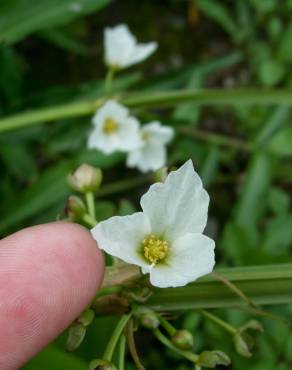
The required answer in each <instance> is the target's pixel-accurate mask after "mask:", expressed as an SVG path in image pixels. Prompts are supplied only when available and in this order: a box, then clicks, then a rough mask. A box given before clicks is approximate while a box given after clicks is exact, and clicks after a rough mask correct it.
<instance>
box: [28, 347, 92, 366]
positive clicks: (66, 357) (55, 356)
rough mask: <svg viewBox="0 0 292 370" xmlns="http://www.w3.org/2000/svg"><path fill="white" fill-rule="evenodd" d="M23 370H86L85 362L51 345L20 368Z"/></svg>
mask: <svg viewBox="0 0 292 370" xmlns="http://www.w3.org/2000/svg"><path fill="white" fill-rule="evenodd" d="M22 369H23V370H40V369H41V370H52V369H54V370H65V369H70V370H87V369H88V366H87V364H86V362H85V361H83V360H81V359H80V358H78V357H77V356H75V355H74V354H71V353H67V352H65V351H62V350H60V349H58V348H55V347H54V346H53V345H50V346H48V347H47V348H46V349H44V350H43V351H42V352H40V353H39V354H38V355H37V356H36V357H35V358H33V359H32V360H31V361H30V362H29V363H28V364H26V365H25V366H23V367H22Z"/></svg>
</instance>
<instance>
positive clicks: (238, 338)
mask: <svg viewBox="0 0 292 370" xmlns="http://www.w3.org/2000/svg"><path fill="white" fill-rule="evenodd" d="M233 342H234V346H235V349H236V352H237V353H238V354H239V355H241V356H243V357H251V356H252V353H251V349H252V348H253V346H254V339H253V337H252V336H251V335H249V334H248V333H237V334H234V336H233Z"/></svg>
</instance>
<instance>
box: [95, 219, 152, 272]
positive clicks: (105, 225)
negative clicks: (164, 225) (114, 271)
mask: <svg viewBox="0 0 292 370" xmlns="http://www.w3.org/2000/svg"><path fill="white" fill-rule="evenodd" d="M150 232H151V230H150V223H149V220H148V219H147V217H146V216H145V215H144V214H143V213H142V212H138V213H134V214H133V215H131V216H115V217H111V218H109V219H108V220H106V221H102V222H100V223H99V224H98V225H97V226H95V227H94V228H93V229H92V230H91V233H92V236H93V238H94V239H95V240H96V241H97V243H98V246H99V248H100V249H103V250H105V251H106V252H107V253H109V254H110V255H112V256H115V257H118V258H120V259H122V260H123V261H125V262H128V263H131V264H135V265H138V266H141V267H147V265H148V264H147V262H146V261H144V259H143V258H142V256H141V255H140V251H139V247H140V246H141V242H142V240H143V239H144V238H145V236H146V235H149V234H150Z"/></svg>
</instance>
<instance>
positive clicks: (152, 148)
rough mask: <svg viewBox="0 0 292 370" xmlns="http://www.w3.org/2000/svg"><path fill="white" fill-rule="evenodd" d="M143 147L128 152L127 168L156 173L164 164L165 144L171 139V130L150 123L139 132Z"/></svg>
mask: <svg viewBox="0 0 292 370" xmlns="http://www.w3.org/2000/svg"><path fill="white" fill-rule="evenodd" d="M140 134H141V139H142V141H143V145H142V146H141V147H140V148H137V149H134V150H132V151H130V152H129V154H128V156H127V166H128V167H137V168H138V169H139V170H140V171H142V172H148V171H156V170H158V169H159V168H161V167H163V166H164V165H165V163H166V144H167V143H169V142H170V140H171V139H172V138H173V134H174V131H173V128H172V127H169V126H161V124H160V122H151V123H149V124H147V125H145V126H143V127H142V128H141V130H140Z"/></svg>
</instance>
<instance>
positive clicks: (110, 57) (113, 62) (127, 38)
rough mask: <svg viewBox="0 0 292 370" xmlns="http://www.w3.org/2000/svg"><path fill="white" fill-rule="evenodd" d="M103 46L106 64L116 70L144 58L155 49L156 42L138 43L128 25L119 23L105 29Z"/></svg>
mask: <svg viewBox="0 0 292 370" xmlns="http://www.w3.org/2000/svg"><path fill="white" fill-rule="evenodd" d="M104 48H105V63H106V65H107V66H108V67H109V68H112V69H116V70H118V69H123V68H127V67H129V66H131V65H133V64H136V63H139V62H141V61H142V60H144V59H146V58H147V57H148V56H149V55H150V54H152V53H153V52H154V51H155V50H156V49H157V43H156V42H149V43H147V44H138V43H137V40H136V38H135V36H134V35H133V34H132V33H131V31H130V30H129V28H128V26H127V25H125V24H120V25H118V26H116V27H113V28H106V29H105V31H104Z"/></svg>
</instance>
